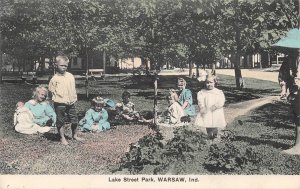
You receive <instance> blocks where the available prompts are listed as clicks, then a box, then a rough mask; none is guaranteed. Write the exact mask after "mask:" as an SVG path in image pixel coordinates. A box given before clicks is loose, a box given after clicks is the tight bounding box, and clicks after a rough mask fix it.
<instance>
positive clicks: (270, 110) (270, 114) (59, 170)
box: [0, 75, 300, 174]
mask: <svg viewBox="0 0 300 189" xmlns="http://www.w3.org/2000/svg"><path fill="white" fill-rule="evenodd" d="M176 78H177V77H176V76H160V78H159V83H158V88H159V92H158V107H159V110H160V111H162V110H163V109H165V107H166V105H167V103H166V100H165V95H166V94H167V92H168V89H169V88H174V87H176ZM245 79H246V88H245V89H244V90H243V91H238V90H235V80H234V77H231V76H224V75H220V76H219V83H218V87H219V88H220V89H222V90H223V91H224V93H225V96H226V104H230V103H235V102H240V101H244V100H250V99H255V98H260V97H264V96H268V95H278V94H279V86H278V84H277V83H274V82H268V81H262V80H256V79H250V78H245ZM187 81H188V87H189V88H191V89H192V90H193V92H194V97H195V99H196V92H197V91H198V89H199V84H197V82H196V81H192V80H190V79H187ZM90 85H91V86H90V89H89V93H90V98H92V97H93V96H95V95H100V96H102V97H105V98H110V99H113V100H115V101H116V102H118V101H119V100H120V99H121V94H122V92H123V91H124V90H125V89H126V90H128V91H129V92H130V93H131V95H132V97H131V100H132V101H133V102H135V105H136V109H137V110H138V111H146V110H152V109H153V99H154V93H153V88H152V82H151V80H150V79H146V78H144V77H142V78H139V79H138V80H135V81H134V84H133V83H132V82H131V81H121V82H118V81H117V79H116V80H113V79H110V80H109V81H106V82H103V81H99V82H90ZM33 87H34V86H33V85H26V84H20V83H14V84H11V83H4V84H2V85H0V94H1V99H0V110H1V111H0V122H1V127H0V138H1V139H0V152H1V153H0V173H1V174H111V173H112V172H111V170H112V169H113V168H112V166H114V165H116V164H117V163H118V162H119V161H120V159H121V158H123V157H125V153H126V152H127V151H128V150H129V144H131V143H135V142H137V141H138V140H140V139H141V138H142V137H143V136H145V135H149V134H150V133H153V131H152V130H151V129H149V128H148V127H147V126H145V125H120V126H116V127H114V128H113V129H111V130H110V131H107V132H104V133H99V134H90V133H81V134H80V135H81V136H82V137H84V138H86V142H85V143H84V144H82V143H78V142H76V141H71V142H70V146H69V147H65V146H62V145H60V144H59V142H58V141H59V138H58V136H57V133H56V130H53V131H51V132H50V133H47V134H45V135H32V136H29V135H22V134H19V133H16V132H15V131H14V129H13V118H12V117H13V113H14V109H15V108H14V107H15V104H16V102H17V101H19V100H23V101H27V100H29V99H30V97H31V89H32V88H33ZM77 92H78V96H79V101H78V103H77V110H78V112H81V113H84V112H85V111H86V110H87V109H88V108H89V106H90V103H89V99H86V98H85V88H84V81H82V80H78V81H77ZM195 104H196V101H195ZM274 117H275V118H274ZM290 120H291V118H290V116H289V114H288V105H287V104H285V103H283V102H279V103H276V104H269V105H266V106H264V107H261V108H260V109H258V110H256V111H254V112H252V113H250V114H249V115H244V116H241V117H238V119H236V120H235V121H234V122H233V123H231V124H230V125H228V127H227V128H228V130H230V131H233V132H234V134H233V135H234V137H232V140H231V142H230V143H232V144H233V145H235V146H236V148H237V149H240V150H241V151H243V150H244V149H246V147H249V146H250V147H252V148H253V150H254V151H257V152H258V153H259V155H260V156H262V157H263V158H262V159H263V161H260V162H259V165H256V164H255V166H256V167H255V168H253V170H251V169H247V170H246V171H245V170H243V169H239V170H233V171H230V172H229V173H230V174H231V173H233V174H234V173H236V174H264V173H266V174H297V170H300V169H299V166H298V165H299V162H300V161H298V160H297V159H296V157H294V156H287V155H284V154H280V151H281V150H282V149H286V148H288V147H289V146H290V145H291V144H292V139H293V136H294V135H293V127H294V126H293V124H292V123H291V121H290ZM180 132H181V133H180V134H178V135H180V136H181V137H179V138H181V139H180V140H179V139H178V141H179V142H177V143H173V144H169V145H168V146H167V148H168V150H167V151H168V152H169V151H172V150H173V151H174V150H175V151H176V149H179V147H178V146H176V145H177V144H178V143H180V145H181V146H182V145H185V144H186V143H193V140H194V139H199V140H201V136H198V135H197V133H196V136H195V134H193V133H189V132H185V131H180ZM182 136H184V137H182ZM150 138H151V137H150ZM183 138H185V139H184V140H185V141H182V139H183ZM149 140H150V139H149ZM151 140H152V139H151ZM153 146H155V145H153ZM149 149H151V148H149ZM197 149H198V150H194V151H192V152H190V153H192V155H191V157H192V156H193V157H194V158H195V157H197V158H196V159H198V160H197V161H192V160H193V158H185V159H184V161H183V160H180V161H177V162H176V161H175V160H177V158H178V159H180V157H179V156H178V157H177V156H176V157H172V158H171V160H170V159H169V160H166V161H167V162H168V163H165V165H168V166H167V168H164V169H163V168H161V165H163V164H161V165H159V166H157V165H155V166H153V165H152V164H149V165H147V166H146V165H145V167H144V169H143V170H141V171H140V172H138V173H139V174H142V173H145V174H154V173H155V172H153V171H154V169H155V168H157V169H156V173H162V174H163V173H164V172H165V171H169V173H172V174H192V173H195V174H215V173H218V174H219V173H220V172H216V171H208V169H207V168H205V166H204V165H203V162H205V161H207V160H206V157H207V155H208V152H209V146H208V145H206V144H204V143H201V142H200V143H199V146H198V147H197ZM164 151H166V149H164ZM153 154H155V153H153ZM175 154H176V153H175ZM189 157H190V156H189ZM159 159H161V161H162V160H163V159H164V158H162V157H159ZM293 164H295V166H292V165H293ZM117 165H118V164H117ZM257 167H259V168H257ZM122 172H123V173H126V174H129V173H130V171H128V169H125V168H124V169H123V170H121V173H122ZM223 172H224V173H225V172H226V171H223ZM115 173H116V174H118V173H120V171H117V172H116V171H115ZM226 173H227V172H226Z"/></svg>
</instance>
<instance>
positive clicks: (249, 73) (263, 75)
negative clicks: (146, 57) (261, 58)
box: [159, 68, 278, 82]
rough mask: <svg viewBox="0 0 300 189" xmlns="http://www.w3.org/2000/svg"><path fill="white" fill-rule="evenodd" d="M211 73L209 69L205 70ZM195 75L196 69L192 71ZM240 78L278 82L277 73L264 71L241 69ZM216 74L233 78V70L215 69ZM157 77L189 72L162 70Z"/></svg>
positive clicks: (185, 70)
mask: <svg viewBox="0 0 300 189" xmlns="http://www.w3.org/2000/svg"><path fill="white" fill-rule="evenodd" d="M206 70H208V71H211V69H206ZM193 72H194V73H196V69H193ZM241 72H242V76H243V77H249V78H256V79H261V80H267V81H273V82H278V72H267V71H265V70H258V69H242V70H241ZM216 73H217V74H222V75H230V76H235V73H234V69H216ZM159 75H185V76H187V75H189V70H188V69H187V68H186V69H184V71H180V70H162V71H161V72H160V73H159Z"/></svg>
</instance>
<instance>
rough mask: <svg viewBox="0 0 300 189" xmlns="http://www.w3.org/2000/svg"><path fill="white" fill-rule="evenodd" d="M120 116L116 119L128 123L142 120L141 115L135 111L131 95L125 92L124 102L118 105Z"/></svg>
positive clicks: (123, 95)
mask: <svg viewBox="0 0 300 189" xmlns="http://www.w3.org/2000/svg"><path fill="white" fill-rule="evenodd" d="M116 110H117V113H118V115H117V116H116V119H118V120H120V119H124V120H126V121H137V120H139V119H140V114H139V113H138V112H137V111H135V110H134V103H132V102H131V101H130V93H129V92H128V91H124V92H123V94H122V102H120V103H117V104H116Z"/></svg>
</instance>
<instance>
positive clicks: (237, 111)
mask: <svg viewBox="0 0 300 189" xmlns="http://www.w3.org/2000/svg"><path fill="white" fill-rule="evenodd" d="M276 100H279V96H268V97H264V98H259V99H254V100H248V101H244V102H239V103H235V104H229V105H228V106H227V107H225V108H224V111H225V119H226V121H227V123H230V122H232V121H233V120H234V119H235V118H236V117H238V116H240V115H244V114H246V113H247V112H248V111H251V110H253V109H256V108H258V107H260V106H263V105H265V104H269V103H272V102H274V101H276Z"/></svg>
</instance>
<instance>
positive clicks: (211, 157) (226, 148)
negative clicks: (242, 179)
mask: <svg viewBox="0 0 300 189" xmlns="http://www.w3.org/2000/svg"><path fill="white" fill-rule="evenodd" d="M261 162H262V158H261V155H260V154H259V153H258V152H256V151H255V150H253V149H252V148H251V147H248V148H246V150H245V152H241V151H240V150H239V149H238V148H237V147H236V146H235V145H233V144H232V143H231V142H229V141H227V142H225V143H218V144H213V145H211V146H210V148H209V153H208V156H207V157H206V160H205V162H204V166H205V168H206V169H207V170H209V171H211V172H216V173H228V172H232V171H235V172H238V171H240V170H243V172H248V171H251V172H253V171H255V170H259V165H260V163H261Z"/></svg>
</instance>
